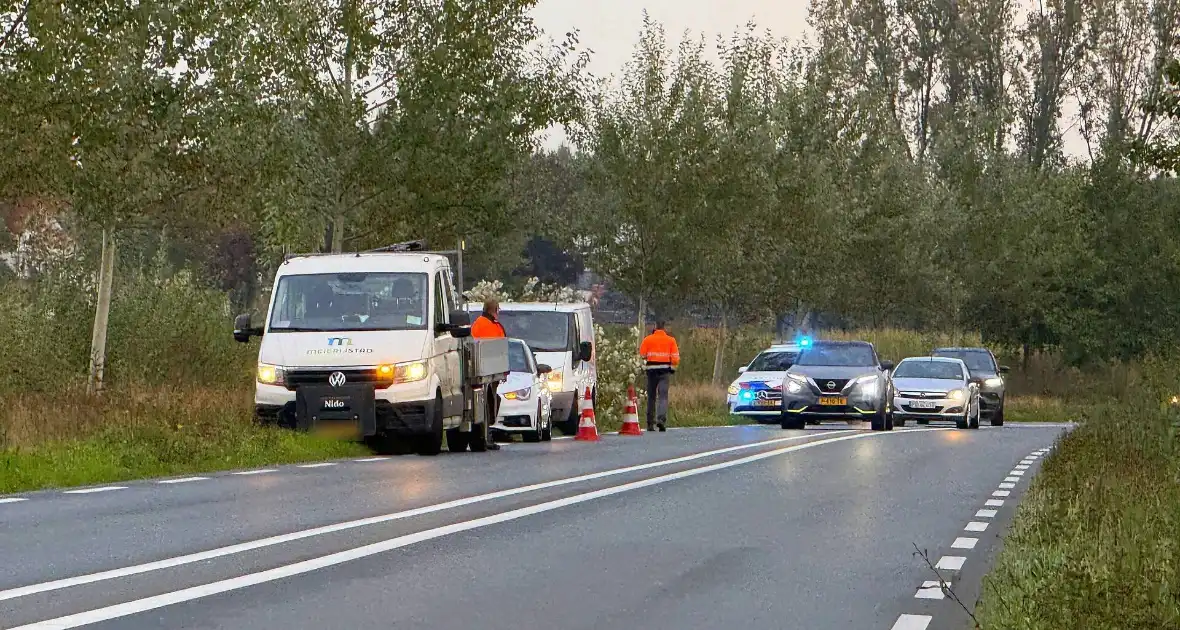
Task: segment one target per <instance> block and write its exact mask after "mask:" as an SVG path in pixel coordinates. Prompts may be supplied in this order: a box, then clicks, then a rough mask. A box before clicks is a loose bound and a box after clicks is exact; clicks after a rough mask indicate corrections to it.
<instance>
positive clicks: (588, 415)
mask: <svg viewBox="0 0 1180 630" xmlns="http://www.w3.org/2000/svg"><path fill="white" fill-rule="evenodd" d="M574 439H575V440H582V441H586V442H597V441H598V426H597V425H595V424H594V399H593V398H591V397H590V388H589V387H587V388H586V398H585V399H584V400H583V401H582V420H581V421H580V422H579V423H578V433H577V434H576V435H574Z"/></svg>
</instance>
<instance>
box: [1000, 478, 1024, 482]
mask: <svg viewBox="0 0 1180 630" xmlns="http://www.w3.org/2000/svg"><path fill="white" fill-rule="evenodd" d="M1018 481H1020V477H1004V483H1016V482H1018Z"/></svg>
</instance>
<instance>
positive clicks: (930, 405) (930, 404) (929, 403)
mask: <svg viewBox="0 0 1180 630" xmlns="http://www.w3.org/2000/svg"><path fill="white" fill-rule="evenodd" d="M910 406H911V407H913V408H914V409H934V408H935V407H937V406H938V405H937V404H936V403H935V402H934V401H933V400H915V401H913V402H911V403H910Z"/></svg>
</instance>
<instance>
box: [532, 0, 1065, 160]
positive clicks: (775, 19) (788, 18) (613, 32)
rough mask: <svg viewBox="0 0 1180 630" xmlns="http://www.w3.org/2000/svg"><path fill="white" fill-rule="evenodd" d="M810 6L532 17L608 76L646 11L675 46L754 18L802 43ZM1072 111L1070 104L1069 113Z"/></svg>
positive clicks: (687, 2) (580, 6)
mask: <svg viewBox="0 0 1180 630" xmlns="http://www.w3.org/2000/svg"><path fill="white" fill-rule="evenodd" d="M1026 2H1027V0H1026ZM807 5H808V0H541V2H540V4H539V5H538V6H537V8H536V10H535V12H534V14H533V15H534V17H535V19H536V20H537V23H538V25H539V26H540V27H541V28H543V29H544V30H545V32H546V33H549V34H551V35H552V36H553V37H554V38H557V39H560V37H561V36H562V35H563V34H564V33H566V32H567V31H570V30H572V29H575V28H576V29H578V31H579V37H580V40H581V44H582V46H583V47H585V48H588V49H590V50H591V51H593V55H592V56H591V62H590V71H591V72H592V73H593V74H594V75H595V76H599V77H606V76H608V75H610V74H616V75H617V74H618V73H619V72H620V70H621V69H622V66H623V64H624V63H625V62H626V61H627V60H628V58H629V57H630V56H631V53H632V52H633V51H634V49H635V45H636V43H638V40H639V29H640V27H641V26H642V22H643V10H644V9H647V12H648V13H649V14H650V15H651V17H652V19H653V20H655V21H656V22H659V23H661V24H663V25H664V29H665V31H666V33H667V36H668V43H669V45H670V46H673V47H675V46H676V45H677V44H678V43H679V41H680V38H681V35H682V34H683V32H684V31H685V30H686V29H687V30H690V31H692V32H693V33H694V34H695V35H699V34H701V33H704V34H705V35H706V37H708V38H709V40H710V41H711V40H712V39H713V38H715V37H716V36H717V35H719V34H725V35H729V34H732V33H733V32H734V31H735V30H736V29H738V28H742V27H744V26H745V25H746V23H747V22H749V21H750V20H751V19H753V20H754V21H755V22H756V23H757V24H758V26H759V27H760V28H764V29H770V30H771V31H772V32H773V33H774V34H775V35H776V36H778V37H789V38H791V39H798V38H799V37H801V36H803V35H804V33H805V32H806V31H807ZM1071 110H1073V108H1072V107H1070V106H1069V105H1068V104H1067V106H1066V111H1067V112H1070V113H1072V111H1071ZM563 139H564V134H562V133H561V131H560V130H551V131H550V132H549V134H548V137H547V140H546V142H545V146H546V147H548V148H556V147H557V146H558V145H560V144H561V142H562V140H563ZM1066 147H1067V149H1066V150H1067V152H1068V153H1072V154H1074V155H1080V154H1081V153H1082V151H1084V150H1085V146H1084V145H1083V144H1082V143H1081V139H1080V137H1078V136H1077V134H1076V133H1067V136H1066Z"/></svg>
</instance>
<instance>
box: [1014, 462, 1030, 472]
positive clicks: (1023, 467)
mask: <svg viewBox="0 0 1180 630" xmlns="http://www.w3.org/2000/svg"><path fill="white" fill-rule="evenodd" d="M1016 470H1019V471H1021V472H1024V471H1026V470H1028V466H1025V465H1024V464H1021V465H1019V466H1017V467H1016Z"/></svg>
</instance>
